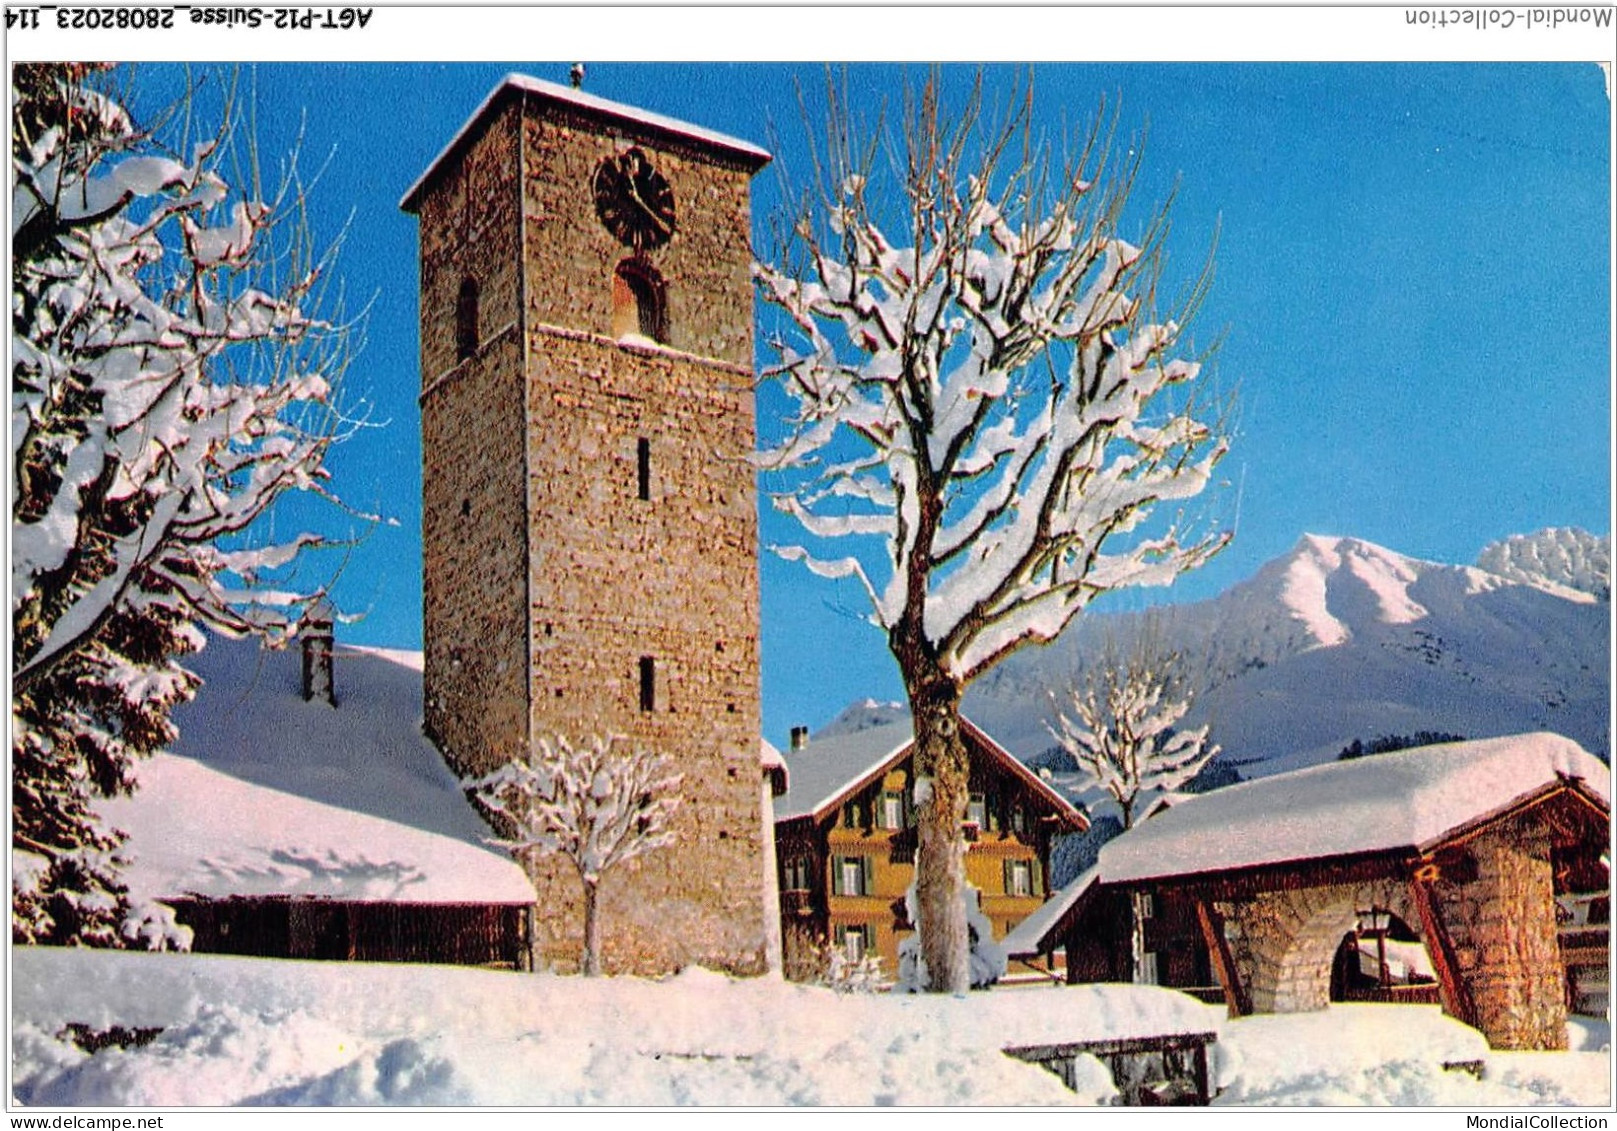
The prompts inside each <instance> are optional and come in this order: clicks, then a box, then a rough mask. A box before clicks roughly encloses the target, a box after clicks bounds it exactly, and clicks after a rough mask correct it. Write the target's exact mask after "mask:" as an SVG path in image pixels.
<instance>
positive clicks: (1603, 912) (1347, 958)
mask: <svg viewBox="0 0 1617 1131" xmlns="http://www.w3.org/2000/svg"><path fill="white" fill-rule="evenodd" d="M1609 782H1610V773H1609V771H1608V769H1607V768H1606V766H1605V765H1604V764H1602V763H1601V762H1600V761H1598V760H1597V759H1595V758H1594V757H1592V756H1591V755H1589V754H1588V753H1586V752H1585V751H1584V750H1583V749H1582V748H1581V747H1579V746H1578V745H1577V744H1576V743H1574V742H1572V741H1571V740H1570V739H1567V738H1563V737H1560V736H1558V735H1551V734H1527V735H1516V736H1511V737H1505V738H1494V739H1486V740H1482V741H1475V742H1458V743H1450V744H1445V745H1441V746H1429V747H1423V748H1419V749H1413V750H1404V751H1398V752H1395V753H1389V754H1383V755H1378V756H1375V757H1368V758H1361V759H1356V760H1353V761H1346V762H1333V763H1329V764H1326V765H1321V766H1314V767H1310V768H1308V769H1304V770H1298V771H1295V772H1292V773H1286V774H1277V775H1275V776H1273V777H1268V778H1260V779H1258V780H1256V781H1251V782H1244V783H1241V784H1239V785H1234V786H1230V787H1228V788H1226V789H1221V790H1216V791H1214V792H1212V793H1208V794H1204V795H1200V796H1197V797H1191V798H1185V799H1183V800H1181V801H1179V802H1178V803H1176V804H1173V805H1171V806H1169V807H1166V808H1164V809H1161V810H1159V811H1158V812H1157V813H1156V814H1155V815H1154V816H1152V817H1151V818H1150V819H1149V820H1146V821H1144V822H1143V823H1141V824H1139V825H1137V826H1136V827H1135V828H1134V829H1132V830H1130V831H1129V832H1127V833H1125V834H1123V835H1122V836H1119V837H1118V838H1117V839H1115V840H1113V841H1112V842H1110V843H1109V844H1107V845H1106V846H1105V848H1103V849H1102V851H1101V853H1100V857H1099V859H1098V861H1097V862H1096V864H1095V866H1094V868H1092V869H1090V870H1089V871H1088V872H1087V873H1085V874H1084V875H1083V876H1081V877H1079V878H1078V880H1076V881H1075V882H1074V883H1072V884H1071V885H1069V886H1068V887H1067V888H1065V889H1064V890H1063V891H1062V892H1061V893H1060V895H1059V896H1057V897H1056V898H1055V899H1053V900H1052V901H1051V902H1050V903H1048V904H1046V905H1045V907H1043V908H1042V909H1040V911H1039V912H1038V913H1037V914H1036V915H1034V916H1032V917H1030V918H1029V919H1028V920H1027V921H1025V922H1024V923H1023V924H1021V925H1020V927H1019V928H1018V929H1017V930H1016V931H1015V932H1013V934H1012V935H1011V936H1010V937H1009V938H1007V939H1006V941H1005V946H1006V949H1007V950H1009V951H1011V952H1012V954H1013V955H1017V954H1020V955H1023V956H1031V955H1035V954H1049V953H1051V952H1053V951H1055V950H1057V949H1064V950H1065V954H1066V961H1067V973H1068V979H1069V980H1070V981H1074V982H1104V981H1144V982H1156V983H1158V984H1162V985H1167V986H1172V987H1176V988H1181V989H1185V990H1188V991H1190V992H1194V993H1198V994H1199V995H1201V996H1204V997H1208V998H1213V997H1215V996H1216V998H1217V999H1220V1000H1223V1001H1224V1002H1225V1003H1226V1004H1227V1005H1228V1008H1229V1011H1230V1013H1231V1015H1242V1014H1248V1013H1253V1012H1262V1013H1285V1012H1299V1011H1305V1010H1315V1009H1323V1008H1326V1007H1327V1006H1328V1005H1329V1003H1330V1002H1331V1001H1333V1000H1386V1001H1396V1000H1410V1001H1420V1000H1427V1001H1431V1000H1435V1001H1440V1002H1441V1003H1442V1006H1443V1008H1444V1010H1445V1012H1447V1013H1448V1014H1450V1015H1451V1016H1453V1017H1456V1018H1458V1019H1459V1020H1461V1021H1464V1022H1465V1023H1467V1024H1469V1025H1472V1026H1474V1027H1476V1028H1478V1029H1480V1030H1481V1031H1482V1032H1483V1034H1484V1035H1486V1036H1487V1038H1488V1040H1489V1043H1490V1044H1492V1045H1493V1046H1494V1047H1495V1048H1501V1049H1557V1048H1565V1047H1566V1041H1567V1033H1566V1017H1567V1014H1568V1011H1569V1009H1571V1010H1575V1011H1578V1012H1598V1013H1600V1014H1604V1013H1605V1012H1606V1010H1607V1003H1606V969H1607V964H1608V953H1609V950H1608V943H1607V923H1608V921H1609V917H1610V897H1609V885H1610V879H1609V874H1608V864H1607V859H1606V857H1605V855H1604V853H1605V852H1606V849H1607V846H1608V844H1609V842H1610V823H1611V806H1610V795H1609V789H1610V785H1609ZM1136 923H1138V924H1139V926H1140V930H1139V931H1136V930H1135V924H1136Z"/></svg>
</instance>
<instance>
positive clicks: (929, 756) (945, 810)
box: [909, 666, 971, 993]
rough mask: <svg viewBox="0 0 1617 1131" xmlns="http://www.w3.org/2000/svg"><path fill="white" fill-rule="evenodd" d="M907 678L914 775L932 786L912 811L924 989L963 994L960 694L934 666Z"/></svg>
mask: <svg viewBox="0 0 1617 1131" xmlns="http://www.w3.org/2000/svg"><path fill="white" fill-rule="evenodd" d="M909 675H910V677H911V678H910V680H909V683H910V687H909V696H910V710H911V713H912V715H913V717H914V724H915V773H916V776H917V777H918V778H925V779H930V780H931V783H932V786H931V792H930V793H929V794H925V793H924V794H923V797H922V799H921V801H920V804H918V805H917V807H916V814H915V820H916V833H917V840H918V846H917V852H916V856H915V870H916V872H915V902H916V911H917V913H918V914H919V916H920V924H919V927H920V933H921V959H922V961H923V962H924V963H925V964H926V976H925V983H924V988H925V989H926V990H927V991H928V992H930V993H965V992H966V991H967V990H969V989H970V988H971V945H970V939H969V933H968V931H967V929H966V907H965V902H964V897H965V891H966V843H965V836H964V834H963V833H962V831H961V826H962V824H963V822H964V821H965V818H966V802H967V800H968V796H969V795H968V792H967V790H968V786H969V781H968V762H967V758H966V747H965V743H964V741H963V740H962V739H961V736H960V688H959V686H957V685H956V684H955V682H954V681H953V680H952V679H950V678H949V677H947V676H946V675H944V674H943V672H942V671H941V670H939V669H937V668H936V667H935V666H933V667H931V668H930V670H924V671H921V672H916V671H914V670H913V669H912V670H911V671H910V673H909Z"/></svg>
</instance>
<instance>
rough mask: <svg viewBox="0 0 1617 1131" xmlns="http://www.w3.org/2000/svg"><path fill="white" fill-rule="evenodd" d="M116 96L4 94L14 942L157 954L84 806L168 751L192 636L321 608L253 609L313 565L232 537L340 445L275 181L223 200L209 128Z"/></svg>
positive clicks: (328, 333)
mask: <svg viewBox="0 0 1617 1131" xmlns="http://www.w3.org/2000/svg"><path fill="white" fill-rule="evenodd" d="M119 73H120V72H116V71H112V70H110V69H106V68H96V67H91V66H86V65H69V64H18V65H16V66H15V67H14V68H13V70H12V93H13V113H12V132H11V138H12V163H11V167H12V202H13V203H12V253H13V268H12V372H11V390H12V400H11V404H12V410H11V412H12V415H11V444H12V472H13V475H14V479H13V484H12V526H11V545H12V556H11V617H12V639H11V643H12V657H11V660H12V676H13V684H12V691H13V697H12V721H13V726H12V817H13V847H14V853H13V859H14V861H15V864H14V867H13V876H12V891H13V913H12V934H13V938H14V939H16V940H18V941H23V942H53V943H61V942H80V943H89V944H97V945H117V944H119V943H120V942H121V941H144V942H145V943H146V944H148V945H158V944H160V943H161V942H162V940H163V938H164V937H168V936H166V935H165V933H164V932H161V931H153V930H152V928H151V924H152V923H154V922H159V921H160V916H159V917H153V916H151V915H146V914H133V913H132V909H131V908H130V906H129V901H128V897H127V893H126V890H125V888H124V885H123V883H122V881H121V880H120V879H119V878H118V873H119V868H120V865H121V863H122V856H121V845H122V841H123V836H122V834H121V833H119V832H118V831H117V830H115V829H111V828H108V827H106V826H104V825H103V824H102V823H101V822H100V821H99V820H98V819H97V817H96V815H95V811H94V802H95V799H96V798H98V797H107V796H111V795H114V794H118V793H123V792H127V791H129V790H130V789H131V788H132V786H133V775H132V771H133V766H134V760H135V759H136V758H137V757H138V756H139V755H142V754H145V753H149V752H150V751H152V750H154V749H156V748H158V747H159V746H161V745H163V744H164V743H165V742H167V741H169V740H170V739H171V738H172V737H173V735H174V729H173V726H172V724H171V723H170V721H169V711H170V709H171V708H172V707H173V706H174V705H175V704H176V703H178V702H181V701H183V700H185V699H187V698H189V697H190V696H191V695H192V694H193V692H194V690H195V687H196V685H197V680H196V678H195V677H194V676H193V675H192V674H191V673H189V672H187V671H186V670H185V669H184V668H182V667H181V666H180V664H179V663H178V662H177V660H178V657H181V656H183V655H185V654H186V653H189V652H192V651H195V650H196V649H197V648H200V647H201V646H202V642H203V635H202V629H203V628H204V627H207V628H213V629H217V630H221V631H224V632H229V633H246V632H251V633H257V634H261V635H265V636H269V637H271V638H283V639H284V638H286V637H288V636H290V635H292V634H295V632H296V631H297V627H298V623H299V618H300V613H301V610H302V609H303V608H304V607H306V605H307V603H309V602H312V601H313V600H315V599H317V598H318V597H319V596H320V593H319V591H318V590H319V587H318V586H314V587H309V589H306V590H305V591H303V592H290V591H287V589H286V588H285V587H281V586H276V585H275V584H273V583H274V582H275V581H276V578H277V576H282V577H284V575H277V573H276V571H277V570H278V569H280V568H281V567H286V566H289V565H291V564H292V563H293V562H294V560H295V559H297V558H298V556H299V555H300V553H302V552H303V551H305V550H307V549H309V548H311V547H312V546H315V545H317V544H319V543H320V541H321V539H320V538H319V537H318V536H315V535H299V536H296V537H292V538H290V539H285V540H282V541H279V542H269V541H267V540H266V539H264V538H261V537H259V536H258V528H257V527H255V526H254V522H255V520H257V519H258V518H260V517H261V516H263V515H264V514H265V513H266V512H267V511H268V510H269V508H270V507H271V505H272V503H274V502H275V500H276V499H278V498H279V497H281V496H282V495H283V494H284V493H285V492H288V491H310V492H316V493H319V494H322V495H324V494H326V488H325V486H324V479H325V475H324V472H323V470H322V461H323V459H324V457H325V454H326V451H327V448H328V446H329V445H330V444H331V443H332V442H333V440H334V438H336V437H337V435H338V434H339V432H340V431H341V429H342V427H343V425H342V423H341V421H340V419H339V417H338V416H337V415H336V413H335V412H334V409H333V407H332V390H333V385H334V382H335V381H336V379H337V378H338V376H339V375H340V374H341V372H342V370H343V368H344V367H345V365H346V363H347V360H348V357H349V350H350V347H351V346H352V345H353V340H352V335H351V328H350V327H347V326H344V325H338V324H334V323H333V322H331V321H329V320H323V319H322V318H321V317H319V316H317V315H316V314H315V313H314V311H315V310H317V309H319V308H320V307H321V305H322V295H321V293H320V292H321V289H322V287H323V282H322V279H323V272H324V268H326V267H327V266H329V263H328V262H327V261H326V260H325V258H324V257H322V256H315V255H314V254H312V252H311V246H310V238H311V237H310V232H309V227H308V224H307V222H306V216H305V215H304V214H303V213H302V204H303V197H302V192H301V188H300V185H299V182H298V179H297V176H296V174H295V172H292V173H289V174H288V176H287V178H286V180H285V185H284V187H283V189H282V190H280V191H279V193H278V194H276V195H275V196H274V198H273V199H271V200H269V201H268V202H267V203H266V201H265V198H264V194H262V193H260V192H259V191H258V186H257V185H249V186H247V187H246V190H245V191H243V192H233V191H232V189H231V187H230V186H229V185H228V184H227V183H226V181H225V180H224V178H223V177H222V176H221V175H220V173H219V169H220V168H221V167H222V166H223V164H224V159H225V157H226V156H227V154H230V153H231V152H232V147H233V146H237V147H246V146H249V145H250V139H244V138H241V137H240V135H239V134H238V133H237V131H236V128H235V126H236V123H235V121H234V114H233V112H232V110H231V108H230V106H228V105H225V106H222V107H220V118H219V120H218V122H217V125H218V129H217V131H216V132H210V133H209V135H208V136H207V137H206V138H203V139H201V140H197V139H194V138H189V137H183V136H181V137H178V138H175V139H173V140H172V142H171V143H169V144H165V142H164V140H163V139H162V138H160V137H158V136H156V135H155V134H153V133H151V132H148V131H146V130H143V129H142V128H140V127H139V126H138V125H137V124H136V122H135V121H134V119H133V118H132V117H131V114H130V112H129V111H128V109H127V108H126V106H125V105H124V103H123V100H121V99H120V98H119V97H117V96H115V95H114V94H113V93H111V91H112V85H111V80H112V78H113V77H114V76H116V75H118V74H119ZM185 108H187V107H181V109H185ZM189 108H190V109H193V110H196V111H197V113H198V114H199V115H200V114H201V108H200V107H197V106H195V105H189ZM195 120H196V117H195V116H192V115H189V114H176V115H175V116H174V119H173V121H175V122H176V123H182V122H194V121H195ZM180 128H184V127H183V126H182V127H180ZM240 153H241V149H237V151H236V154H237V155H240ZM254 168H256V165H255V166H254ZM327 497H329V496H327ZM142 922H144V923H145V924H146V927H145V928H142V926H141V923H142Z"/></svg>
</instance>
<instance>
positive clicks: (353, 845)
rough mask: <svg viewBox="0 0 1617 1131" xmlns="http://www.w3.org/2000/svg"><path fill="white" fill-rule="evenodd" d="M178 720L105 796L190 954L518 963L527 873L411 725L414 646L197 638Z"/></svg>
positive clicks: (523, 944)
mask: <svg viewBox="0 0 1617 1131" xmlns="http://www.w3.org/2000/svg"><path fill="white" fill-rule="evenodd" d="M191 663H192V664H193V666H194V667H195V669H196V670H197V671H198V673H199V674H200V675H201V676H202V677H203V679H204V681H205V682H204V685H203V688H202V690H201V691H200V692H199V694H198V696H197V698H196V699H195V700H194V701H193V702H191V703H188V704H186V705H184V706H183V707H181V708H179V709H178V710H177V711H176V712H175V721H176V723H177V724H178V727H179V731H180V737H179V739H178V740H177V741H176V742H175V744H174V745H173V747H172V748H171V750H170V752H168V753H163V754H159V755H157V756H155V757H153V758H151V759H149V760H147V761H145V762H143V763H142V764H141V765H140V766H139V769H138V772H139V775H140V788H139V789H138V790H137V791H136V792H135V794H134V795H133V796H132V797H129V798H122V799H119V800H117V801H115V802H112V803H109V804H108V805H107V806H106V817H107V819H108V821H109V823H111V824H112V825H114V826H116V827H119V828H122V829H124V830H126V831H127V832H128V833H129V834H130V835H129V843H128V851H129V854H130V855H131V856H132V857H133V863H132V865H131V867H130V869H129V870H128V873H127V881H128V883H129V885H130V889H131V894H132V895H133V896H135V897H136V898H137V899H139V900H155V901H158V902H161V903H163V904H166V905H168V906H169V907H171V908H173V909H174V912H175V918H176V919H177V921H178V922H179V923H180V924H181V925H183V926H185V927H188V928H190V930H191V932H192V949H193V950H195V951H198V952H202V953H218V954H246V955H257V956H263V957H278V958H309V959H339V960H341V959H351V960H358V961H373V962H437V963H454V964H465V965H485V966H503V967H510V968H522V967H524V966H526V965H527V964H528V963H529V954H530V938H531V915H532V908H533V888H532V886H531V884H530V883H529V882H528V879H527V876H526V875H525V873H524V872H523V870H522V868H521V867H520V866H519V865H518V864H517V863H516V862H515V861H514V860H512V859H511V857H510V856H509V855H508V854H507V853H506V852H505V851H503V850H502V849H499V848H497V847H493V846H490V845H489V844H488V843H486V840H485V838H486V837H488V836H489V835H491V834H490V830H489V829H488V827H487V826H486V825H485V824H484V822H483V820H482V818H481V817H480V816H479V815H478V814H477V813H476V811H475V810H474V809H473V808H472V806H471V804H470V803H469V802H468V801H467V799H466V797H465V795H464V794H463V792H462V790H461V788H460V784H459V782H458V781H457V780H456V778H455V776H454V775H453V774H451V773H450V772H449V770H448V769H447V768H446V767H445V766H444V763H443V760H442V758H441V757H440V756H439V754H438V752H437V750H436V748H435V747H433V745H432V744H431V743H430V742H428V741H427V740H426V739H425V738H424V737H423V736H422V734H421V729H420V719H421V698H420V697H421V672H420V657H419V655H416V654H412V653H397V652H388V651H382V650H371V649H350V648H336V649H334V648H332V646H331V643H330V641H329V638H327V639H325V640H321V639H319V638H315V639H314V640H312V641H311V642H310V646H308V647H305V648H304V649H302V650H301V651H300V650H299V649H297V648H293V649H290V650H287V651H281V652H270V651H263V650H261V649H260V648H259V646H258V645H257V644H255V643H253V642H250V641H230V640H220V639H215V640H211V641H210V642H209V643H208V646H207V648H206V649H204V650H203V651H202V652H201V653H199V654H198V655H197V656H196V657H194V658H193V660H192V661H191Z"/></svg>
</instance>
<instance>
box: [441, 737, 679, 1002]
mask: <svg viewBox="0 0 1617 1131" xmlns="http://www.w3.org/2000/svg"><path fill="white" fill-rule="evenodd" d="M671 765H672V763H671V762H670V760H669V759H668V757H667V756H666V755H662V754H655V753H651V752H649V751H646V750H643V749H640V748H630V747H628V746H626V744H625V741H624V740H623V739H622V738H619V737H616V736H613V735H607V736H601V735H591V736H590V737H588V738H586V739H584V740H583V741H581V742H579V743H577V744H574V743H573V742H571V741H570V740H569V739H567V738H565V737H563V736H561V735H556V736H554V737H547V736H541V737H540V738H539V739H538V740H537V741H535V743H534V745H533V748H532V749H531V750H530V751H529V752H528V754H527V755H526V756H525V757H518V758H514V759H512V760H511V761H509V762H507V763H506V764H505V765H503V766H501V767H500V768H499V769H497V770H495V771H493V772H492V773H489V774H486V775H484V776H483V777H480V778H471V779H468V780H467V781H466V782H465V783H464V784H465V787H466V789H467V790H468V791H469V792H470V793H471V794H472V795H473V796H474V797H475V798H476V799H477V800H478V801H479V802H481V803H482V805H483V806H484V807H485V808H486V809H488V810H489V811H490V812H491V813H493V814H496V815H497V820H498V821H499V823H501V824H503V825H504V826H505V827H506V829H507V830H508V831H509V835H507V836H505V837H501V838H496V839H492V843H495V844H499V845H503V846H504V847H506V848H508V849H510V850H511V851H512V853H513V854H514V855H515V856H517V858H518V859H521V860H523V861H524V863H526V862H527V858H528V857H530V856H531V855H532V854H534V853H556V854H559V855H561V856H563V857H565V858H566V859H567V861H568V862H569V863H571V864H572V866H573V867H574V868H575V869H576V870H577V872H578V880H579V883H580V884H582V885H583V888H584V950H583V957H582V961H581V966H582V969H583V971H584V973H585V974H586V975H591V976H593V975H596V974H599V973H600V972H601V927H600V916H599V914H598V902H599V900H598V897H599V893H600V887H601V880H602V878H603V877H604V876H605V875H606V873H607V872H609V871H610V870H611V869H612V868H614V867H616V866H617V865H619V864H622V863H625V862H627V861H629V860H633V859H634V858H635V857H637V856H642V855H644V854H645V853H647V852H651V851H653V850H654V849H658V848H662V847H664V846H665V845H668V844H671V843H673V839H674V834H673V833H672V832H671V831H669V829H668V818H669V817H670V816H671V815H672V814H673V812H674V810H675V809H676V808H678V806H679V801H680V798H679V795H678V793H677V791H678V789H679V784H680V782H681V781H682V780H683V776H682V775H680V774H673V773H670V772H669V769H670V766H671Z"/></svg>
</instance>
